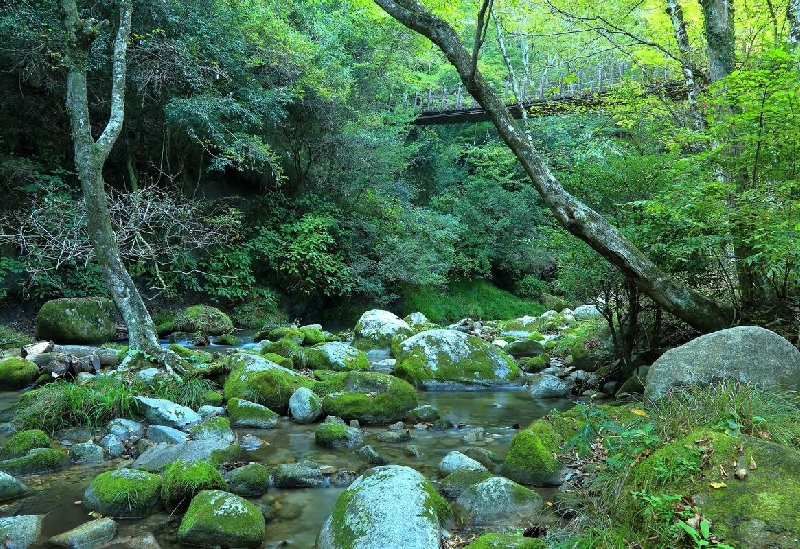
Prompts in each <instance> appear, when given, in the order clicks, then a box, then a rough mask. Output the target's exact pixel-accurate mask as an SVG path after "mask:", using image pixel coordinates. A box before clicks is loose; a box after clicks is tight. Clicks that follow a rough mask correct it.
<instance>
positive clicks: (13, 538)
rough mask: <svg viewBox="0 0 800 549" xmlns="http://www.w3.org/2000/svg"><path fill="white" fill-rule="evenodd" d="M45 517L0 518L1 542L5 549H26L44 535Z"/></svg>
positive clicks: (19, 516) (20, 516)
mask: <svg viewBox="0 0 800 549" xmlns="http://www.w3.org/2000/svg"><path fill="white" fill-rule="evenodd" d="M43 520H44V515H18V516H15V517H6V518H0V540H3V547H4V549H25V548H26V547H30V546H31V545H33V544H34V543H36V540H38V539H39V536H41V535H42V521H43Z"/></svg>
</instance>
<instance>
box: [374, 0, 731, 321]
mask: <svg viewBox="0 0 800 549" xmlns="http://www.w3.org/2000/svg"><path fill="white" fill-rule="evenodd" d="M375 3H376V4H378V5H379V6H380V7H381V8H383V10H384V11H386V12H387V13H388V14H389V15H391V16H392V17H393V18H394V19H396V20H397V21H399V22H400V23H402V24H403V25H405V26H406V27H408V28H409V29H411V30H413V31H415V32H418V33H419V34H422V35H423V36H425V37H427V38H428V39H430V40H431V41H432V42H433V43H434V44H436V45H437V46H438V47H439V48H440V49H441V50H442V52H444V54H445V55H446V56H447V59H448V60H449V61H450V63H451V64H452V65H453V66H454V67H455V68H456V70H457V71H458V73H459V75H460V76H461V80H462V82H463V83H464V86H465V87H466V89H467V91H469V92H470V94H472V96H473V97H474V98H475V99H476V100H477V101H478V102H479V103H480V104H481V106H482V107H483V108H484V109H485V110H486V112H487V113H488V114H489V115H490V117H491V119H492V122H494V125H495V126H496V128H497V131H498V133H499V134H500V136H501V137H502V138H503V140H504V141H505V142H506V144H507V145H508V147H509V148H510V149H511V150H512V151H513V152H514V154H515V155H516V156H517V158H518V159H519V161H520V163H521V164H522V166H523V168H524V169H525V171H526V173H527V174H528V176H529V177H530V179H531V181H532V182H533V184H534V186H535V188H536V190H537V191H538V192H539V194H540V195H541V197H542V199H543V200H544V201H545V203H546V204H547V205H548V206H549V207H550V209H551V211H552V212H553V214H554V215H555V217H556V219H557V220H558V222H559V223H560V224H561V225H562V226H563V227H564V228H565V229H567V230H568V231H569V232H571V233H572V234H573V235H575V236H577V237H578V238H580V239H581V240H583V241H584V242H586V243H587V244H589V245H590V246H591V247H592V248H593V249H594V250H596V251H597V252H598V253H600V254H601V255H602V256H603V257H605V258H606V259H607V260H608V261H610V262H611V263H612V264H613V265H615V266H616V267H617V268H619V269H620V270H621V271H622V272H623V274H625V276H627V277H629V278H630V279H631V280H632V281H633V283H634V284H636V286H637V287H638V288H639V289H640V290H641V291H642V292H643V293H645V294H646V295H648V296H650V298H651V299H653V301H655V302H656V303H658V304H659V305H661V306H663V307H664V308H665V309H667V310H668V311H670V312H671V313H673V314H674V315H675V316H677V317H678V318H680V319H682V320H684V321H685V322H687V323H688V324H690V325H692V326H693V327H695V328H697V329H699V330H701V331H704V332H709V331H714V330H719V329H722V328H726V327H728V326H731V325H732V324H733V323H734V322H735V321H736V311H735V309H734V308H733V307H732V306H730V305H726V304H721V303H717V302H716V301H714V300H712V299H709V298H707V297H705V296H703V295H701V294H699V293H697V292H695V291H693V290H691V289H690V288H688V287H687V286H686V285H684V284H682V283H680V282H678V281H677V280H675V279H674V278H672V277H670V276H668V275H667V274H665V273H663V272H662V271H660V270H659V269H658V268H657V267H656V266H655V264H653V262H652V261H650V260H649V259H648V258H647V257H646V256H645V255H644V254H643V253H642V252H641V251H639V250H638V249H636V248H635V247H634V246H632V245H631V244H630V243H629V242H628V240H627V239H626V238H625V236H624V235H623V234H622V233H621V232H620V231H619V230H618V229H616V228H615V227H614V226H612V225H611V224H610V223H608V221H606V220H605V219H604V218H603V217H602V216H601V215H599V214H598V213H597V212H595V211H594V210H592V209H591V208H589V207H587V206H586V205H584V204H582V203H581V202H580V201H578V200H576V199H575V198H574V197H573V196H572V195H570V194H569V193H568V192H567V191H566V190H565V189H564V188H563V187H562V186H561V184H560V183H559V182H558V180H557V179H556V178H555V177H554V176H553V174H552V173H551V172H550V169H549V168H548V167H547V165H546V164H545V163H544V160H543V159H542V157H541V155H540V154H539V153H538V151H536V149H535V148H534V147H533V146H532V145H531V143H530V142H529V141H528V139H527V138H526V136H525V133H524V132H523V131H522V130H521V129H520V127H519V126H518V125H517V123H516V122H515V120H514V118H513V117H512V116H511V114H510V113H509V112H508V110H507V109H506V108H505V106H504V104H503V102H502V101H501V100H500V98H499V97H498V96H497V95H496V94H495V93H494V91H493V90H492V89H491V87H490V86H489V84H488V83H487V82H486V81H485V80H484V78H483V75H482V74H481V73H480V71H479V70H477V69H476V70H475V72H474V74H472V73H471V71H472V67H473V66H474V62H473V61H474V60H473V59H472V58H471V56H470V54H469V52H468V51H467V50H466V48H465V47H464V45H463V44H462V42H461V40H460V38H459V37H458V35H457V34H456V32H455V31H454V30H453V28H452V27H451V26H450V25H449V24H448V23H447V22H445V21H444V20H442V19H441V18H439V17H437V16H435V15H433V14H431V13H430V12H429V11H428V10H427V9H426V8H425V7H424V6H423V5H422V4H420V3H419V2H417V1H416V0H375Z"/></svg>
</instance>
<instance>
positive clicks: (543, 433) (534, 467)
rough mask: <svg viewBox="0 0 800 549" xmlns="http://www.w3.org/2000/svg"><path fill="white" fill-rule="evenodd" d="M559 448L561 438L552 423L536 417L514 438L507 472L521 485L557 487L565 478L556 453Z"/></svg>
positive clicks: (506, 466) (505, 467)
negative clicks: (562, 476)
mask: <svg viewBox="0 0 800 549" xmlns="http://www.w3.org/2000/svg"><path fill="white" fill-rule="evenodd" d="M559 448H560V443H559V437H558V435H557V434H556V432H555V431H554V430H553V427H552V425H550V423H548V422H547V421H544V420H541V419H539V420H536V421H534V422H533V423H532V424H531V425H530V427H528V428H527V429H523V430H522V431H520V432H518V433H517V434H516V435H514V438H512V439H511V447H510V448H509V450H508V455H506V459H505V461H504V462H503V468H502V471H503V475H505V476H506V477H508V478H510V479H511V480H514V481H515V482H519V483H520V484H529V485H535V486H557V485H559V484H561V483H562V481H563V479H562V478H561V475H560V473H561V469H562V465H561V463H560V462H559V461H558V460H557V459H556V458H555V456H554V453H556V452H558V450H559Z"/></svg>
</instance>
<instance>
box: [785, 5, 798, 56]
mask: <svg viewBox="0 0 800 549" xmlns="http://www.w3.org/2000/svg"><path fill="white" fill-rule="evenodd" d="M786 20H787V21H788V22H789V37H788V38H787V40H786V42H787V43H788V44H789V46H790V47H792V48H796V47H797V45H798V44H800V0H789V4H788V5H787V6H786Z"/></svg>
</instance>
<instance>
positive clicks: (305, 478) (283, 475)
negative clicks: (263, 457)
mask: <svg viewBox="0 0 800 549" xmlns="http://www.w3.org/2000/svg"><path fill="white" fill-rule="evenodd" d="M322 480H323V479H322V471H320V468H319V465H318V464H316V463H314V462H313V461H307V460H303V461H298V462H297V463H284V464H282V465H279V466H278V468H277V469H276V470H275V487H277V488H310V487H315V486H320V485H321V484H322Z"/></svg>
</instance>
